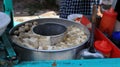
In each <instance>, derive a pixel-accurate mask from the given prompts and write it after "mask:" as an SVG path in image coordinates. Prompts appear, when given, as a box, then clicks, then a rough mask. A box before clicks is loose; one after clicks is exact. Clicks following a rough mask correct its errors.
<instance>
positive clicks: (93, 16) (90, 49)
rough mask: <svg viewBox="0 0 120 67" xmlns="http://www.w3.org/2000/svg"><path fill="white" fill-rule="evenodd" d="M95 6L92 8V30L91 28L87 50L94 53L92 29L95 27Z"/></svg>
mask: <svg viewBox="0 0 120 67" xmlns="http://www.w3.org/2000/svg"><path fill="white" fill-rule="evenodd" d="M96 8H97V6H96V5H93V10H92V30H91V41H90V48H89V51H90V52H92V53H95V52H96V51H95V48H94V29H95V22H96V13H97V10H96Z"/></svg>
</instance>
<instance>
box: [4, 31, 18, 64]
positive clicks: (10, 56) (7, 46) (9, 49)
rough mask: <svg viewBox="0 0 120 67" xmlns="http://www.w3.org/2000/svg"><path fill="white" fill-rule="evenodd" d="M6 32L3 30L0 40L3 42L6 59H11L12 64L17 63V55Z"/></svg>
mask: <svg viewBox="0 0 120 67" xmlns="http://www.w3.org/2000/svg"><path fill="white" fill-rule="evenodd" d="M7 35H8V34H7V32H4V33H3V35H2V41H3V43H4V47H5V50H6V52H7V59H8V60H9V61H12V62H13V63H14V64H17V63H18V60H17V55H16V53H15V51H14V49H13V47H12V43H11V42H10V40H9V37H8V36H7Z"/></svg>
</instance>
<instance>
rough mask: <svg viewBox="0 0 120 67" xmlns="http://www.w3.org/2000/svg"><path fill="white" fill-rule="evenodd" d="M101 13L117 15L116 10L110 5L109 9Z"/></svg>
mask: <svg viewBox="0 0 120 67" xmlns="http://www.w3.org/2000/svg"><path fill="white" fill-rule="evenodd" d="M103 15H109V16H115V17H117V12H115V11H114V9H113V8H112V7H111V8H110V9H109V10H106V11H104V13H103Z"/></svg>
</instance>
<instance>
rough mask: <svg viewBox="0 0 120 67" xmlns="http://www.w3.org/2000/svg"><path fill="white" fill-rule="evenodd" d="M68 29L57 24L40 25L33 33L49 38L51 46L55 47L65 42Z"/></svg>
mask: <svg viewBox="0 0 120 67" xmlns="http://www.w3.org/2000/svg"><path fill="white" fill-rule="evenodd" d="M66 31H67V28H66V27H65V26H64V25H60V24H56V23H45V24H39V25H37V26H35V27H34V28H33V32H34V33H36V34H38V35H41V36H44V37H46V36H49V37H50V42H51V45H55V44H56V43H59V42H61V41H63V40H64V37H65V35H66Z"/></svg>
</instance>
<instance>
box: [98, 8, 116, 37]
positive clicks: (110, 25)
mask: <svg viewBox="0 0 120 67" xmlns="http://www.w3.org/2000/svg"><path fill="white" fill-rule="evenodd" d="M116 18H117V12H115V11H114V9H113V8H110V9H109V10H106V11H104V12H103V17H102V19H101V22H100V26H99V29H100V30H101V31H102V32H104V33H107V34H109V36H111V34H112V32H113V29H114V26H115V22H116Z"/></svg>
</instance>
